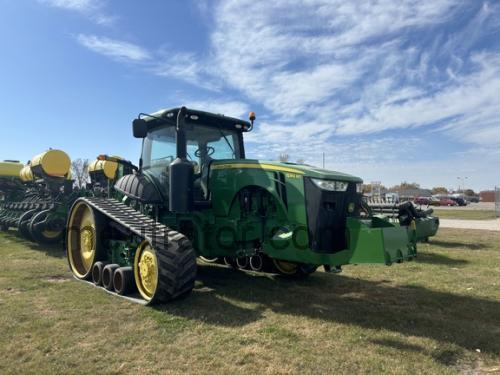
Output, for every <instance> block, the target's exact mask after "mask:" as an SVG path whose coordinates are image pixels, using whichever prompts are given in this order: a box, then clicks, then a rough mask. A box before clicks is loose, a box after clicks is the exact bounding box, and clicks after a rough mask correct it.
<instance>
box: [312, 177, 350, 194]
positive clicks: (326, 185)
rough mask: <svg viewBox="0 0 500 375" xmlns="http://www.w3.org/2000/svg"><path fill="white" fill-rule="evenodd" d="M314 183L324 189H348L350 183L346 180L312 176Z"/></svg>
mask: <svg viewBox="0 0 500 375" xmlns="http://www.w3.org/2000/svg"><path fill="white" fill-rule="evenodd" d="M311 181H312V182H314V185H316V186H317V187H319V188H320V189H323V190H328V191H346V190H347V186H348V183H347V182H344V181H334V180H320V179H319V178H311Z"/></svg>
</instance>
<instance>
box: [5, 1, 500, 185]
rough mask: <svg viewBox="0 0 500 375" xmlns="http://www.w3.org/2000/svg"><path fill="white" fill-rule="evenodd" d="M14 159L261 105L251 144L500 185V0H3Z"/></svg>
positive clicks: (251, 153)
mask: <svg viewBox="0 0 500 375" xmlns="http://www.w3.org/2000/svg"><path fill="white" fill-rule="evenodd" d="M0 7H1V8H0V9H1V11H0V49H1V51H2V53H1V58H0V112H1V113H2V115H3V116H2V119H1V120H0V129H1V132H0V134H1V135H0V136H1V138H0V139H1V142H0V146H1V148H0V160H3V159H18V160H22V161H27V160H28V159H30V158H31V157H32V156H33V155H35V154H37V153H39V152H42V151H44V150H46V149H48V148H49V147H51V148H59V149H63V150H65V151H66V152H67V153H68V154H69V155H70V156H71V157H72V158H89V159H94V158H95V157H96V156H97V155H98V154H103V153H106V154H110V155H120V156H123V157H125V158H127V159H130V160H132V161H133V162H137V160H138V158H139V154H140V147H141V143H140V141H139V140H137V139H134V138H133V137H132V131H131V122H132V120H133V118H135V117H136V116H137V114H138V113H140V112H154V111H156V110H158V109H161V108H171V107H177V106H180V105H185V106H187V107H188V108H195V109H201V110H207V111H210V112H216V113H223V114H226V115H228V116H234V117H241V118H245V119H246V118H247V116H248V112H249V111H255V112H256V114H257V120H256V126H255V129H254V131H253V132H251V133H247V134H245V141H246V152H247V157H251V158H256V159H264V160H276V159H277V158H278V155H280V154H282V153H286V154H288V155H289V156H290V161H296V160H299V159H303V160H305V162H306V163H307V164H311V165H315V166H322V164H323V161H322V160H323V153H324V154H325V167H326V168H328V169H332V170H337V171H341V172H346V173H350V174H354V175H357V176H360V177H362V178H363V179H364V180H365V182H367V183H369V182H372V181H381V182H382V183H383V184H384V185H386V186H392V185H395V184H398V183H400V182H401V181H408V182H414V181H415V182H418V183H420V184H421V185H422V186H424V187H434V186H446V187H449V188H457V187H458V185H461V186H465V187H467V188H473V189H476V190H481V189H491V188H492V187H493V186H495V185H500V1H493V0H490V1H479V0H470V1H466V0H460V1H454V0H433V1H428V0H402V1H397V2H395V1H393V0H378V1H345V0H344V1H337V0H303V1H291V0H283V1H280V0H273V1H257V0H251V1H246V0H237V1H236V0H219V1H217V0H214V1H210V0H197V1H195V0H193V1H181V0H171V1H161V0H148V1H132V0H120V1H106V0H17V1H11V0H0Z"/></svg>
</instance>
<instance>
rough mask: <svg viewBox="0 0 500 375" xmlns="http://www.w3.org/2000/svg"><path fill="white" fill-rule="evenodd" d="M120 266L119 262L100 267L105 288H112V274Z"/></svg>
mask: <svg viewBox="0 0 500 375" xmlns="http://www.w3.org/2000/svg"><path fill="white" fill-rule="evenodd" d="M118 268H120V265H119V264H108V265H106V266H104V268H103V269H102V286H103V287H104V288H105V289H107V290H113V289H114V287H113V276H114V273H115V271H116V270H117V269H118Z"/></svg>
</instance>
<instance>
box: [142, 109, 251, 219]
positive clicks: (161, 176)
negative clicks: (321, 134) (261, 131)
mask: <svg viewBox="0 0 500 375" xmlns="http://www.w3.org/2000/svg"><path fill="white" fill-rule="evenodd" d="M253 119H254V118H252V122H253ZM251 128H252V123H249V122H247V121H242V120H240V119H236V118H232V117H227V116H223V115H215V114H212V113H208V112H203V111H196V110H187V109H186V108H185V107H183V108H175V109H170V110H163V111H159V112H156V113H153V114H141V115H139V118H138V119H136V120H134V123H133V130H134V136H135V137H136V138H142V139H143V146H142V154H141V160H140V170H141V173H142V174H143V175H144V176H145V177H146V178H147V179H148V180H151V181H152V183H153V184H154V185H155V186H156V188H157V190H159V192H160V193H161V195H162V196H163V199H162V200H164V201H165V200H168V201H169V202H170V204H169V209H170V210H171V211H174V212H189V211H191V210H192V208H193V206H196V205H198V206H203V205H206V203H208V200H209V198H210V192H209V190H208V177H209V170H210V165H211V163H212V162H213V161H215V160H234V159H244V158H245V150H244V146H243V135H242V133H243V132H246V131H249V130H251Z"/></svg>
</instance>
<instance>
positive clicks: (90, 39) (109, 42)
mask: <svg viewBox="0 0 500 375" xmlns="http://www.w3.org/2000/svg"><path fill="white" fill-rule="evenodd" d="M77 40H78V42H79V43H80V44H82V45H83V46H85V47H86V48H88V49H90V50H91V51H94V52H97V53H100V54H103V55H106V56H109V57H112V58H116V59H119V60H122V61H127V62H135V63H137V62H143V61H147V60H149V59H150V58H151V55H150V53H149V52H148V51H147V50H146V49H144V48H142V47H140V46H138V45H136V44H133V43H129V42H125V41H121V40H116V39H110V38H105V37H99V36H95V35H85V34H79V35H78V36H77Z"/></svg>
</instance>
